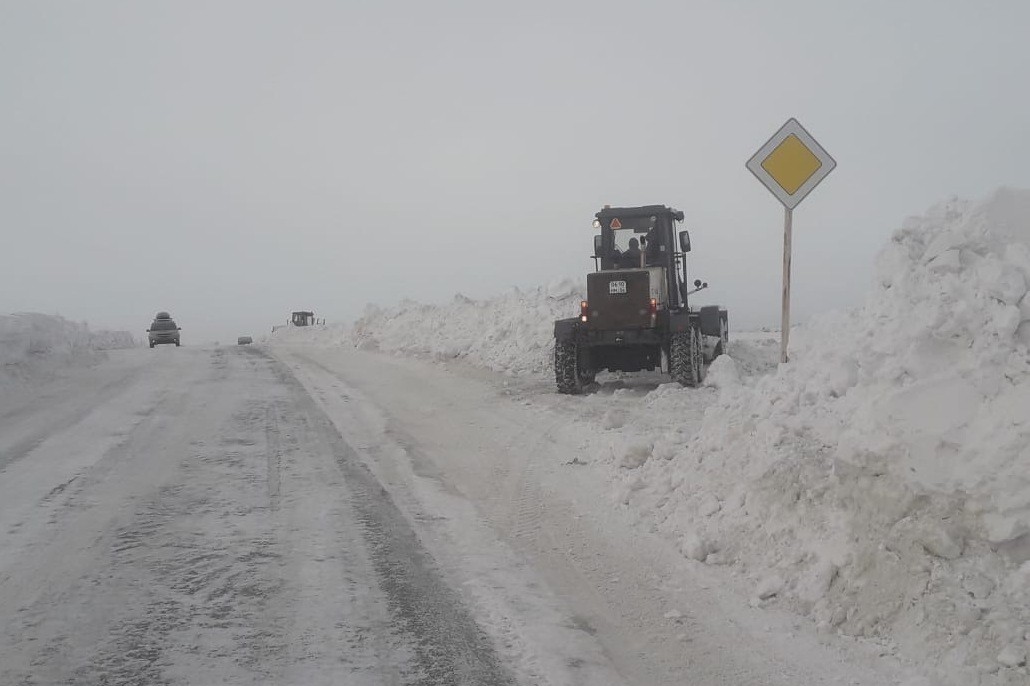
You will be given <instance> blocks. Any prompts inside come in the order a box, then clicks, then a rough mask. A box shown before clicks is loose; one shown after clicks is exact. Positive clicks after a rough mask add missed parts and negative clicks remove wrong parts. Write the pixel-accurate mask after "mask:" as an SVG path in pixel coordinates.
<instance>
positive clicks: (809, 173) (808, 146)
mask: <svg viewBox="0 0 1030 686" xmlns="http://www.w3.org/2000/svg"><path fill="white" fill-rule="evenodd" d="M836 166H837V163H836V162H835V161H834V160H833V158H832V157H830V154H829V153H828V152H826V151H825V150H823V147H822V146H821V145H819V144H818V143H816V141H815V139H814V138H812V136H811V134H809V133H808V131H805V129H804V127H803V126H801V124H800V123H798V120H797V119H788V120H787V123H786V124H784V125H783V126H782V127H781V128H780V130H779V131H777V132H776V133H775V134H773V137H772V138H770V139H769V140H768V141H767V142H766V144H765V145H763V146H762V147H761V148H759V149H758V152H756V153H755V154H754V155H753V156H752V157H751V159H750V160H748V162H747V168H748V169H750V170H751V173H752V174H754V175H755V176H756V177H758V180H759V181H761V182H762V183H763V184H764V185H765V187H766V188H768V189H769V190H770V191H772V194H773V195H775V196H776V198H777V199H778V200H779V201H780V202H781V203H783V205H784V206H785V207H787V208H788V209H794V208H795V207H797V205H798V203H800V202H801V201H802V200H804V199H805V196H806V195H808V194H809V193H811V192H812V189H813V188H815V187H816V186H817V185H819V182H820V181H822V180H823V179H825V178H826V176H827V175H828V174H829V173H830V172H831V171H833V168H834V167H836Z"/></svg>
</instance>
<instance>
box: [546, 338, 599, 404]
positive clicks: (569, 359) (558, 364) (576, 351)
mask: <svg viewBox="0 0 1030 686" xmlns="http://www.w3.org/2000/svg"><path fill="white" fill-rule="evenodd" d="M583 352H584V351H582V350H580V348H579V346H578V345H576V344H575V343H573V342H571V341H555V342H554V382H555V384H556V385H557V386H558V392H559V393H566V394H572V395H574V394H578V393H582V392H583V389H584V388H586V387H587V386H589V385H590V384H592V383H593V382H594V372H592V371H587V370H586V369H585V367H586V365H585V364H584V363H585V360H584V359H583V357H584V355H583Z"/></svg>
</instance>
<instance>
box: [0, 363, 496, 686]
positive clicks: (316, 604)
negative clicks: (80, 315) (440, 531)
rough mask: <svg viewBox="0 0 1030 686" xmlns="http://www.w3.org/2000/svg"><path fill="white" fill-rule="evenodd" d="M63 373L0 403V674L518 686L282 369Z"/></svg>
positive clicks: (134, 367)
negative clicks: (55, 383)
mask: <svg viewBox="0 0 1030 686" xmlns="http://www.w3.org/2000/svg"><path fill="white" fill-rule="evenodd" d="M66 381H67V380H66ZM77 381H78V382H79V383H80V385H79V387H78V388H74V387H73V388H69V387H68V384H67V383H65V384H63V385H60V387H59V388H52V389H50V393H54V392H56V391H60V392H59V393H58V394H57V395H56V396H55V395H51V394H49V393H47V392H43V393H39V394H37V395H36V396H35V397H23V398H21V399H20V400H21V402H14V401H13V400H14V399H13V398H11V397H6V398H5V399H4V403H3V404H4V407H3V408H2V409H3V412H2V414H0V469H2V472H0V550H2V551H3V555H2V557H0V626H2V627H3V629H2V635H0V683H3V684H101V683H103V684H164V683H172V684H213V683H233V684H235V683H262V684H343V683H346V684H408V683H411V684H416V683H417V684H441V685H442V684H452V683H463V684H498V685H500V684H510V683H514V681H513V675H512V673H511V670H510V669H508V668H507V667H506V666H505V665H504V664H502V661H501V659H500V658H499V656H498V654H497V653H496V651H495V650H494V649H493V646H492V642H491V639H490V637H488V636H487V635H486V634H485V633H484V631H483V630H482V629H481V628H479V626H478V625H477V624H476V622H475V620H474V619H473V618H472V616H471V615H470V614H469V612H468V610H467V609H466V607H465V606H464V604H463V601H462V599H461V598H460V597H459V595H458V593H456V592H455V591H454V590H452V589H451V587H450V585H449V584H448V582H447V580H446V579H445V578H444V577H443V576H442V575H441V572H440V570H439V569H438V568H437V566H436V565H435V564H434V562H433V559H432V556H431V555H429V554H428V553H427V552H426V551H425V550H424V549H423V547H422V546H421V544H420V542H419V536H418V535H417V534H416V532H415V531H414V530H413V529H412V527H411V525H410V524H409V523H408V522H407V520H406V519H405V517H404V515H403V514H402V513H401V512H400V511H399V510H398V509H397V507H396V506H395V505H394V504H393V503H392V501H391V500H390V498H389V497H386V496H385V494H384V493H383V492H382V489H381V487H380V486H379V484H378V483H377V482H376V481H375V479H374V477H372V475H371V474H370V473H369V472H368V470H367V469H365V468H364V467H363V466H362V464H361V462H360V459H359V458H358V456H357V455H356V454H355V453H354V452H353V450H352V449H351V448H350V447H349V446H348V445H347V443H346V442H345V441H344V440H342V438H341V437H340V435H339V434H338V433H337V432H336V431H335V429H334V428H333V425H332V424H331V423H330V422H329V421H327V420H326V418H325V416H324V414H322V413H321V411H320V410H319V409H318V408H317V407H316V406H315V405H314V404H313V403H312V402H311V400H310V398H309V397H308V396H307V395H306V393H305V392H304V391H303V390H302V389H301V388H300V387H299V386H298V385H297V384H296V382H295V381H293V379H292V378H291V377H290V375H289V373H288V372H286V371H285V370H284V369H283V368H282V367H281V365H278V364H277V363H275V362H273V361H272V360H270V359H269V358H267V357H265V356H262V355H261V354H258V353H256V351H253V350H250V349H226V348H221V349H213V350H200V349H192V350H190V349H181V350H172V349H167V350H156V351H149V350H147V351H139V350H137V351H129V352H125V353H119V354H118V355H117V356H115V359H113V361H112V362H111V363H110V364H108V365H105V366H103V367H101V368H100V369H95V370H92V374H91V373H84V374H82V375H80V376H79V378H78V379H77Z"/></svg>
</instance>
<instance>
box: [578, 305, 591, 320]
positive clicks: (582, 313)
mask: <svg viewBox="0 0 1030 686" xmlns="http://www.w3.org/2000/svg"><path fill="white" fill-rule="evenodd" d="M589 309H590V303H588V302H587V301H586V300H580V301H579V321H581V322H585V321H586V320H587V311H588V310H589Z"/></svg>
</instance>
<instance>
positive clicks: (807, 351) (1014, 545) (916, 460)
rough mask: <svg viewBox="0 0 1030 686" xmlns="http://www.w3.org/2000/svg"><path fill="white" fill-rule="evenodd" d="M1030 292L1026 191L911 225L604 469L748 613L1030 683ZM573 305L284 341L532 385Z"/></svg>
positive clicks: (546, 296) (621, 496)
mask: <svg viewBox="0 0 1030 686" xmlns="http://www.w3.org/2000/svg"><path fill="white" fill-rule="evenodd" d="M1028 284H1030V191H1022V190H1012V189H1002V190H999V191H998V192H997V193H995V194H994V195H993V196H992V197H991V198H989V199H987V200H986V201H984V202H981V203H977V204H972V203H968V202H964V201H959V200H950V201H947V202H944V203H941V204H939V205H937V206H935V207H934V208H932V209H931V210H930V211H929V212H928V213H927V214H926V215H925V216H922V217H918V218H912V219H910V220H908V221H907V222H906V223H905V225H904V226H903V227H902V228H901V229H900V230H898V231H897V232H896V233H895V234H894V236H893V237H892V238H891V240H890V241H889V243H888V244H887V245H886V246H885V247H884V248H883V250H882V251H881V254H880V256H879V258H878V262H877V280H876V283H875V286H874V289H873V291H872V292H871V293H870V294H869V296H868V298H867V301H866V303H865V305H864V306H862V307H860V308H857V309H854V310H851V311H847V312H839V313H832V314H828V315H825V316H821V317H818V318H815V319H813V320H812V321H811V322H809V323H808V324H806V325H805V326H802V327H799V329H798V331H797V332H796V333H795V334H794V335H793V336H792V351H791V354H792V361H791V363H790V364H787V365H781V366H779V367H776V366H775V365H771V366H770V365H766V364H762V360H761V359H759V358H761V357H762V353H765V352H769V351H768V350H761V349H759V348H756V347H754V346H751V345H749V344H747V343H736V344H732V343H731V347H730V350H731V358H723V359H722V360H719V361H717V362H716V363H715V364H714V365H713V367H712V368H711V369H710V371H709V377H710V380H711V381H712V383H713V385H715V386H716V387H717V388H718V390H717V391H704V392H705V393H709V394H710V397H709V398H708V399H707V402H709V403H710V404H709V406H708V407H707V408H706V409H705V411H704V417H703V419H702V420H701V422H700V427H699V428H698V429H697V431H696V432H695V433H694V434H693V436H692V437H690V438H688V439H686V442H685V441H684V434H683V433H682V429H683V427H678V428H674V429H672V430H670V431H669V433H668V435H665V436H662V435H657V436H649V437H648V439H649V440H650V441H651V447H652V449H651V450H650V451H648V454H647V455H644V456H643V459H635V460H632V461H629V462H627V461H625V460H623V461H618V460H616V461H615V462H614V464H613V467H612V469H613V475H612V476H613V480H614V481H615V483H616V488H615V492H616V494H617V502H618V503H619V504H620V505H621V506H626V507H629V508H631V509H633V510H634V511H636V512H638V513H640V514H641V515H642V516H645V517H649V518H651V519H652V520H653V521H654V523H655V526H656V527H657V528H658V529H659V530H660V531H662V532H663V533H665V534H666V535H667V536H669V537H670V538H672V539H673V540H675V541H677V543H678V544H679V545H680V547H681V550H682V551H683V553H684V555H686V556H687V557H689V558H693V559H695V560H698V561H699V562H700V563H705V564H713V565H725V566H727V567H731V568H733V569H734V570H735V571H736V572H738V573H740V574H742V575H744V576H745V578H748V579H750V580H751V582H752V583H753V584H754V585H753V588H754V596H755V597H754V602H755V603H756V604H758V605H765V604H775V605H777V606H780V607H789V608H790V609H792V610H793V611H795V612H798V613H800V614H804V615H808V616H810V617H811V618H812V619H813V620H814V621H815V622H817V623H818V625H819V626H820V628H821V629H822V630H824V631H826V632H836V633H841V634H845V635H850V636H858V637H863V638H865V639H868V640H872V641H876V642H878V643H880V644H882V645H883V646H884V647H885V648H886V649H888V650H891V651H897V652H899V653H901V654H903V655H905V656H907V657H909V658H911V659H914V660H916V661H917V662H920V663H922V664H923V665H924V667H925V668H926V669H927V670H928V671H935V672H936V673H937V677H938V679H937V680H938V681H939V683H947V684H973V683H982V684H1017V683H1018V684H1022V685H1023V686H1025V684H1027V683H1030V680H1028V674H1027V668H1026V666H1025V665H1026V661H1025V654H1026V650H1027V648H1028V647H1030V635H1028V632H1030V447H1028V446H1030V361H1028V345H1030V296H1028V295H1027V285H1028ZM581 297H582V291H581V287H580V285H579V284H578V282H575V281H572V280H565V281H560V282H557V283H555V284H552V285H551V286H549V287H541V288H537V289H530V290H525V291H519V290H516V291H512V292H510V293H507V294H505V295H502V296H500V297H497V298H493V299H489V300H483V301H478V302H477V301H473V300H470V299H468V298H466V297H464V296H460V295H459V296H456V297H455V298H454V300H453V301H452V302H450V303H448V304H445V305H424V304H418V303H414V302H404V303H401V304H400V305H399V306H396V307H391V308H380V307H372V306H370V307H369V309H368V310H367V311H366V313H365V314H364V316H363V317H361V318H360V319H359V320H358V321H357V322H356V323H355V324H354V326H353V327H351V328H344V327H331V328H329V329H322V330H319V331H294V332H284V334H283V337H287V336H290V337H294V340H311V341H313V342H316V341H317V342H320V343H339V344H344V345H354V346H357V347H362V348H366V349H379V350H382V351H384V352H390V353H396V354H405V355H417V356H423V357H424V356H428V357H434V358H462V359H464V360H466V361H468V362H471V363H473V364H477V365H481V366H484V367H487V368H490V369H494V370H497V371H501V372H505V373H508V374H517V375H539V376H542V375H546V374H548V373H549V371H550V357H551V350H552V348H551V345H552V322H553V320H554V319H557V318H561V317H567V316H570V313H575V312H576V311H577V308H578V302H579V300H580V298H581ZM735 346H736V347H735ZM770 350H772V349H771V348H770ZM773 352H774V351H773ZM770 367H771V368H772V369H773V370H774V371H773V373H764V372H765V371H766V370H768V369H769V368H770ZM692 393H694V394H696V393H701V391H692V390H688V389H679V388H675V387H673V386H671V385H663V386H660V387H659V388H657V389H655V390H654V391H652V392H651V393H649V394H648V395H647V396H645V397H644V398H642V399H639V400H637V401H633V400H631V399H630V398H628V397H627V398H624V399H623V400H621V401H620V402H621V403H623V404H621V405H620V412H624V413H626V414H627V417H626V421H625V426H627V427H631V426H633V425H634V424H636V423H637V422H635V421H634V420H633V419H632V414H633V413H637V414H638V415H640V416H641V417H644V416H647V417H650V418H651V419H654V418H655V415H656V413H657V414H658V415H661V414H662V413H665V415H666V416H667V417H668V421H667V422H666V425H667V426H672V427H676V424H677V420H678V418H680V419H681V418H682V417H684V416H685V410H686V409H687V406H688V405H690V403H691V402H693V400H692V398H693V396H691V395H690V394H692ZM634 402H635V403H636V405H634ZM654 423H658V424H660V423H661V422H654ZM627 431H629V429H627Z"/></svg>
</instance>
